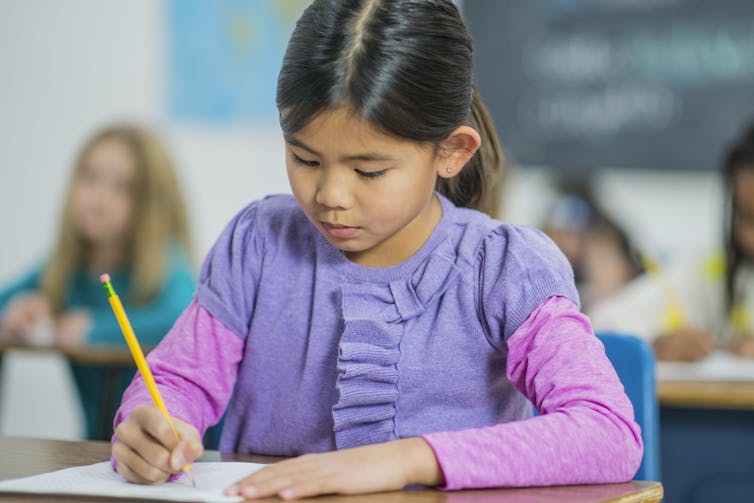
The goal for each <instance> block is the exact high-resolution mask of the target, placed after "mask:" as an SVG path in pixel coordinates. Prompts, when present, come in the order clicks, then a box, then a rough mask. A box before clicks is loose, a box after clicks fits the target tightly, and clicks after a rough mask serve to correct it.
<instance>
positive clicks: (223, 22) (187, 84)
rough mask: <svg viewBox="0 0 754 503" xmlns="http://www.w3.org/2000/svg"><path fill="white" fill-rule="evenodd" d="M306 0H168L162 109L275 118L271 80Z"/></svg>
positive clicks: (224, 118) (190, 117) (246, 119)
mask: <svg viewBox="0 0 754 503" xmlns="http://www.w3.org/2000/svg"><path fill="white" fill-rule="evenodd" d="M308 3H309V2H308V1H306V0H276V1H274V2H270V1H267V0H218V1H211V2H208V1H205V0H169V1H168V2H167V13H166V14H167V15H166V20H167V24H168V26H167V34H168V35H167V41H166V42H167V51H166V53H167V58H168V65H167V68H168V75H167V76H166V80H167V92H166V97H165V102H166V106H167V115H168V117H169V118H170V119H172V120H176V121H189V122H204V123H213V124H228V123H255V122H269V121H270V120H275V121H276V120H277V110H276V109H275V86H276V82H277V74H278V71H279V70H280V63H281V61H282V59H283V54H284V52H285V46H286V43H287V41H288V38H289V36H290V34H291V32H292V30H293V27H294V26H295V23H296V19H298V17H299V16H300V14H301V12H303V10H304V8H305V7H306V5H307V4H308Z"/></svg>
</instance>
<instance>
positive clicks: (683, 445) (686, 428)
mask: <svg viewBox="0 0 754 503" xmlns="http://www.w3.org/2000/svg"><path fill="white" fill-rule="evenodd" d="M657 394H658V398H659V400H660V454H661V458H662V459H661V463H662V482H663V485H664V488H665V500H664V501H665V502H666V503H696V502H702V501H725V502H726V503H735V502H750V501H753V500H754V381H743V382H729V381H663V382H660V383H658V385H657Z"/></svg>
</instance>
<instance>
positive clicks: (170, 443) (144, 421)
mask: <svg viewBox="0 0 754 503" xmlns="http://www.w3.org/2000/svg"><path fill="white" fill-rule="evenodd" d="M130 421H133V422H135V423H136V424H138V425H139V427H140V428H141V429H142V430H143V431H144V433H146V434H147V435H149V436H151V437H152V438H153V439H154V440H155V441H156V442H158V443H159V444H161V445H163V446H165V447H166V448H167V449H168V450H169V451H172V450H173V449H175V448H176V447H177V446H178V444H179V443H180V441H181V440H180V439H179V438H178V437H176V435H175V432H174V431H173V428H171V427H170V423H168V421H167V419H165V416H164V415H163V414H162V412H160V410H159V409H158V408H157V407H152V406H149V405H143V406H140V407H137V408H135V409H134V410H133V412H132V413H131V416H130V417H129V421H128V422H130Z"/></svg>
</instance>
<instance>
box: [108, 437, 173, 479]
mask: <svg viewBox="0 0 754 503" xmlns="http://www.w3.org/2000/svg"><path fill="white" fill-rule="evenodd" d="M113 456H115V460H116V471H117V472H118V473H119V474H121V475H122V476H123V477H124V478H125V479H126V480H128V481H130V482H135V483H137V484H161V483H163V482H165V481H166V480H167V479H168V478H169V477H170V475H171V473H170V472H168V471H165V470H164V469H162V468H160V467H159V466H155V465H154V464H152V463H151V462H149V461H147V460H146V459H144V458H143V457H142V456H140V455H139V454H138V453H137V452H136V451H134V450H133V449H131V448H129V447H128V446H127V445H126V444H124V443H123V442H120V441H117V442H115V444H113Z"/></svg>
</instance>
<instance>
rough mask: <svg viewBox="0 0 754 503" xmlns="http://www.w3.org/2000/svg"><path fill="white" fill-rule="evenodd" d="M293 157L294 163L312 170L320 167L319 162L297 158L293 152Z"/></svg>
mask: <svg viewBox="0 0 754 503" xmlns="http://www.w3.org/2000/svg"><path fill="white" fill-rule="evenodd" d="M291 155H292V156H293V160H294V162H296V163H297V164H301V165H303V166H309V167H310V168H314V167H317V166H319V162H318V161H307V160H305V159H302V158H300V157H299V156H297V155H296V154H294V153H293V152H291Z"/></svg>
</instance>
